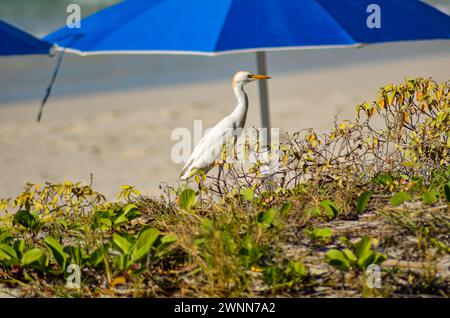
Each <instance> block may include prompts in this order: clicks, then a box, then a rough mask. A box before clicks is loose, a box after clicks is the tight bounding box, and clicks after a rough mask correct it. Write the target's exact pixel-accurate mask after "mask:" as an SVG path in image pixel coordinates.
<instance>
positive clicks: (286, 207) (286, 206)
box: [280, 202, 292, 217]
mask: <svg viewBox="0 0 450 318" xmlns="http://www.w3.org/2000/svg"><path fill="white" fill-rule="evenodd" d="M291 210H292V203H291V202H288V203H285V204H283V206H282V207H281V210H280V215H281V216H282V217H286V216H287V215H288V214H289V212H291Z"/></svg>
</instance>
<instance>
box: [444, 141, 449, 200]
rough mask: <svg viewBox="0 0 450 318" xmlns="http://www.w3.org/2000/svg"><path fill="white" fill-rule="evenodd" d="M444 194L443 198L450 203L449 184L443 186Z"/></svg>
mask: <svg viewBox="0 0 450 318" xmlns="http://www.w3.org/2000/svg"><path fill="white" fill-rule="evenodd" d="M449 140H450V139H449ZM444 194H445V197H446V198H447V202H450V182H449V183H447V184H446V185H444Z"/></svg>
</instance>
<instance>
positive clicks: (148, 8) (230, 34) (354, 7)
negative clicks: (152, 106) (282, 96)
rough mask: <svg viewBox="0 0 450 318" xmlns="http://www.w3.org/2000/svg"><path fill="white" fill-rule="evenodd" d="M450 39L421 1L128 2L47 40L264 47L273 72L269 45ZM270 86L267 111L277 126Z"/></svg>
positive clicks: (80, 46)
mask: <svg viewBox="0 0 450 318" xmlns="http://www.w3.org/2000/svg"><path fill="white" fill-rule="evenodd" d="M373 3H376V4H377V6H376V7H374V6H373V5H372V4H373ZM377 11H378V12H377ZM371 14H374V15H376V18H379V25H378V24H377V25H376V27H375V28H373V27H372V25H371V24H370V23H368V20H369V22H370V19H372V17H371ZM449 38H450V17H449V16H447V15H446V14H444V13H442V12H440V11H438V10H437V9H435V8H433V7H431V6H429V5H426V4H424V3H422V2H421V1H418V0H376V1H374V0H339V1H336V0H282V1H280V0H220V1H212V0H128V1H123V2H121V3H119V4H117V5H115V6H112V7H109V8H107V9H104V10H102V11H100V12H98V13H96V14H94V15H92V16H89V17H87V18H85V19H84V20H82V22H81V28H79V29H70V28H67V27H65V28H62V29H60V30H58V31H56V32H54V33H52V34H50V35H48V36H47V37H46V38H45V39H46V40H48V41H51V42H52V43H56V44H57V45H59V46H60V47H63V48H65V49H66V51H68V52H73V53H78V54H82V55H87V54H125V53H134V54H201V55H217V54H224V53H233V52H258V59H257V61H258V72H259V73H261V74H265V73H266V56H265V53H264V52H266V51H269V50H282V49H300V48H325V47H345V46H361V45H364V44H373V43H383V42H396V41H416V40H431V39H449ZM266 85H267V84H266V83H265V82H261V83H260V99H261V114H262V122H263V127H266V128H269V127H270V122H269V110H268V93H267V91H268V90H267V86H266Z"/></svg>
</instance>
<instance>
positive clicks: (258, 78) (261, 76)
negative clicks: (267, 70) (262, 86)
mask: <svg viewBox="0 0 450 318" xmlns="http://www.w3.org/2000/svg"><path fill="white" fill-rule="evenodd" d="M250 78H253V79H256V80H265V79H269V78H271V77H270V76H267V75H258V74H253V75H250Z"/></svg>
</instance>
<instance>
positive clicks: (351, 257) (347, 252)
mask: <svg viewBox="0 0 450 318" xmlns="http://www.w3.org/2000/svg"><path fill="white" fill-rule="evenodd" d="M342 253H343V254H344V256H345V257H347V259H348V260H349V261H350V262H356V261H357V258H356V256H355V254H353V252H352V251H350V250H349V249H348V248H346V249H344V250H343V251H342Z"/></svg>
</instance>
